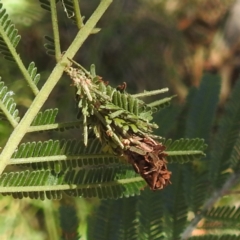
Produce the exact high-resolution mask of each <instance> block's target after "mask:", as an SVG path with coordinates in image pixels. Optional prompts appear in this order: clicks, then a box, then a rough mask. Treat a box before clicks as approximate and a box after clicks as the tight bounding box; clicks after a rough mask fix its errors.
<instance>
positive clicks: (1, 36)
mask: <svg viewBox="0 0 240 240" xmlns="http://www.w3.org/2000/svg"><path fill="white" fill-rule="evenodd" d="M20 39H21V37H20V35H18V30H17V29H16V28H15V26H14V24H12V22H11V20H10V19H9V17H8V14H7V13H6V10H5V9H4V8H3V5H2V3H0V53H1V54H2V55H3V56H4V58H5V59H7V60H10V61H13V62H14V61H15V60H14V58H13V57H12V52H13V51H15V48H16V47H17V45H18V43H19V41H20Z"/></svg>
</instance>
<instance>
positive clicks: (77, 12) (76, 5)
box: [73, 0, 83, 29]
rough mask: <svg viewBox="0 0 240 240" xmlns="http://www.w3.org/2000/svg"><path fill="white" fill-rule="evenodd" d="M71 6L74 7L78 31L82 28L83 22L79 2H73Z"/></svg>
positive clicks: (75, 0)
mask: <svg viewBox="0 0 240 240" xmlns="http://www.w3.org/2000/svg"><path fill="white" fill-rule="evenodd" d="M73 6H74V12H75V17H76V21H77V26H78V29H81V28H82V27H83V22H82V16H81V11H80V2H79V0H73Z"/></svg>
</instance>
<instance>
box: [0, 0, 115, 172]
mask: <svg viewBox="0 0 240 240" xmlns="http://www.w3.org/2000/svg"><path fill="white" fill-rule="evenodd" d="M111 2H112V0H102V1H101V2H100V4H99V6H98V7H97V9H96V10H95V11H94V13H93V14H92V16H91V17H90V18H89V20H88V21H87V23H86V24H85V25H84V26H83V27H82V29H81V30H80V31H79V32H78V34H77V36H76V37H75V39H74V40H73V42H72V44H71V45H70V47H69V48H68V50H67V51H66V53H65V54H64V55H63V57H62V59H61V61H60V62H59V63H58V64H57V65H56V66H55V68H54V69H53V71H52V73H51V74H50V76H49V78H48V80H47V81H46V83H45V84H44V86H43V87H42V89H41V91H40V92H39V94H38V95H37V96H36V98H35V99H34V101H33V102H32V104H31V107H30V108H29V109H28V111H27V112H26V114H25V115H24V117H23V118H22V120H21V122H20V123H19V124H18V125H17V127H16V128H15V130H14V131H13V132H12V134H11V136H10V137H9V139H8V142H7V144H6V146H5V147H4V149H3V151H2V153H1V155H0V174H1V173H2V172H3V171H4V169H5V167H6V165H7V164H8V162H9V159H10V158H11V156H12V154H13V153H14V151H15V149H16V148H17V146H18V144H19V143H20V141H21V140H22V138H23V137H24V135H25V133H26V132H27V130H28V128H29V126H30V124H31V123H32V121H33V119H34V117H35V116H36V115H37V113H38V112H39V110H40V109H41V107H42V106H43V104H44V103H45V101H46V100H47V98H48V97H49V94H50V93H51V91H52V90H53V88H54V87H55V85H56V84H57V82H58V81H59V79H60V77H61V76H62V74H63V71H64V69H65V67H66V65H67V63H68V62H69V60H68V58H73V56H74V55H75V54H76V52H77V51H78V50H79V48H80V47H81V45H82V44H83V42H84V41H85V40H86V39H87V37H88V36H89V35H90V33H91V31H92V29H93V28H94V27H95V25H96V23H97V22H98V20H99V19H100V18H101V17H102V15H103V13H104V12H105V11H106V10H107V8H108V7H109V5H110V4H111Z"/></svg>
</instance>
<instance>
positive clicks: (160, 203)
mask: <svg viewBox="0 0 240 240" xmlns="http://www.w3.org/2000/svg"><path fill="white" fill-rule="evenodd" d="M136 212H137V221H136V220H135V221H136V222H137V223H138V225H137V232H138V238H136V239H139V240H145V239H156V240H157V239H164V237H165V231H164V230H165V229H164V223H163V222H164V221H163V219H164V200H163V194H162V192H151V191H150V190H149V189H145V190H143V191H142V192H141V195H140V196H139V197H138V201H137V209H136Z"/></svg>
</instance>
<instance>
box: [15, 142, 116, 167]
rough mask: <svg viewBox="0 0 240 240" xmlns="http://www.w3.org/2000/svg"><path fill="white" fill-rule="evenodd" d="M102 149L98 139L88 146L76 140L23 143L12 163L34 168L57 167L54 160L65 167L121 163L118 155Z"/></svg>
mask: <svg viewBox="0 0 240 240" xmlns="http://www.w3.org/2000/svg"><path fill="white" fill-rule="evenodd" d="M101 150H102V144H101V143H100V141H99V140H98V139H94V140H92V141H89V145H88V146H87V147H86V146H85V145H84V144H83V142H82V141H76V140H68V141H66V140H61V141H59V140H56V141H53V140H49V141H45V142H41V141H39V142H28V143H22V144H21V145H20V146H19V147H18V149H17V150H16V151H15V152H14V154H13V156H12V159H11V164H23V163H32V165H33V167H34V168H36V167H37V168H55V165H54V164H53V162H56V165H57V166H59V165H60V166H61V168H63V169H65V168H75V167H87V166H94V165H95V166H103V165H109V164H112V165H118V164H119V158H118V157H117V156H114V155H110V154H107V153H102V151H101ZM36 163H37V164H36ZM64 166H65V167H64Z"/></svg>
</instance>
